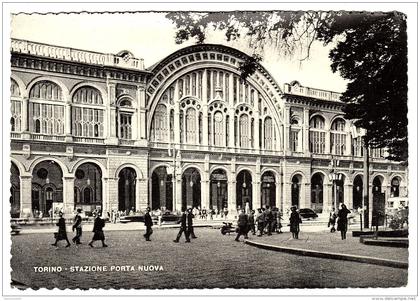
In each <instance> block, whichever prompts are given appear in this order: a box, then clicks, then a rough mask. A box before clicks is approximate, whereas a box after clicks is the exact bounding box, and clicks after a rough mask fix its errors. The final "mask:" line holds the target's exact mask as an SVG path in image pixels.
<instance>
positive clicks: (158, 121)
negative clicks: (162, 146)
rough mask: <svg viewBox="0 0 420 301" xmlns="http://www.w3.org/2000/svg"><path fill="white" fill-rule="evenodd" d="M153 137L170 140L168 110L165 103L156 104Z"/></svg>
mask: <svg viewBox="0 0 420 301" xmlns="http://www.w3.org/2000/svg"><path fill="white" fill-rule="evenodd" d="M152 139H153V140H154V141H162V142H166V141H167V140H168V110H167V109H166V106H165V105H163V104H158V105H157V106H156V110H155V114H154V115H153V123H152Z"/></svg>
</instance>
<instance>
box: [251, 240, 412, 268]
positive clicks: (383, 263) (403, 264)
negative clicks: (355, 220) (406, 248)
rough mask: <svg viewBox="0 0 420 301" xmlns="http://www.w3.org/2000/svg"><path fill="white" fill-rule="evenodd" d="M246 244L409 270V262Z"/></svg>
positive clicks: (304, 254)
mask: <svg viewBox="0 0 420 301" xmlns="http://www.w3.org/2000/svg"><path fill="white" fill-rule="evenodd" d="M245 243H246V244H248V245H250V246H254V247H257V248H261V249H266V250H271V251H277V252H285V253H289V254H295V255H301V256H309V257H318V258H326V259H336V260H345V261H355V262H361V263H369V264H376V265H381V266H387V267H392V268H400V269H408V262H404V261H398V260H391V259H382V258H376V257H368V256H359V255H350V254H339V253H329V252H318V251H312V250H305V249H297V248H288V247H280V246H274V245H268V244H264V243H257V242H254V241H249V240H245Z"/></svg>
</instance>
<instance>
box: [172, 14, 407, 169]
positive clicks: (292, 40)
mask: <svg viewBox="0 0 420 301" xmlns="http://www.w3.org/2000/svg"><path fill="white" fill-rule="evenodd" d="M167 18H168V19H170V20H172V22H173V23H174V24H175V25H176V27H177V33H176V37H175V41H176V43H178V44H180V43H183V42H184V41H187V40H189V39H195V40H196V42H197V43H203V42H204V41H205V39H206V37H207V35H208V34H210V33H211V32H212V31H222V32H224V34H225V36H226V40H227V41H232V40H246V41H248V45H249V47H250V48H251V49H252V50H253V53H254V54H253V56H252V57H250V59H249V61H246V62H244V64H243V65H242V66H241V68H242V69H241V70H240V71H241V73H242V78H243V79H244V78H246V77H247V76H248V75H249V74H252V73H253V72H255V70H256V66H257V63H258V62H259V61H260V60H261V59H262V55H263V54H264V50H265V48H266V47H274V48H275V49H276V50H277V51H278V53H279V55H295V54H296V53H298V54H299V55H300V59H301V60H302V61H304V60H306V59H308V58H309V57H310V50H311V46H312V44H313V43H314V41H316V40H318V41H321V42H323V43H324V45H327V44H330V43H333V45H334V48H333V49H332V50H331V52H330V55H329V57H330V59H331V62H332V63H331V68H332V70H333V72H339V73H340V75H341V76H342V77H343V78H345V79H347V80H349V84H348V86H347V90H346V91H345V92H344V93H343V95H342V98H341V100H342V101H344V102H345V103H346V106H345V108H344V113H345V117H346V118H347V119H352V120H355V124H356V126H359V127H363V128H365V129H366V132H367V136H366V138H367V139H366V141H368V143H369V145H370V146H371V147H373V148H382V147H386V148H387V149H388V153H389V156H388V158H389V159H391V160H397V161H406V160H407V157H408V142H407V124H408V121H407V67H408V66H407V64H408V61H407V33H406V20H405V19H406V18H405V15H403V14H401V13H398V12H386V13H368V12H343V11H341V12H322V11H307V12H302V11H297V12H291V11H257V12H237V11H235V12H206V13H193V12H172V13H168V14H167Z"/></svg>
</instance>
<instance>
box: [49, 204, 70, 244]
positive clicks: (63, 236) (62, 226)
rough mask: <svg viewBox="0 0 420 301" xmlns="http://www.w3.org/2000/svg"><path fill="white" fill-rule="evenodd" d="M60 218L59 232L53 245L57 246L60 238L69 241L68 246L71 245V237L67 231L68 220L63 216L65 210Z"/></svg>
mask: <svg viewBox="0 0 420 301" xmlns="http://www.w3.org/2000/svg"><path fill="white" fill-rule="evenodd" d="M59 215H60V219H59V220H58V223H57V226H58V233H57V235H56V237H55V243H53V244H52V246H54V247H57V242H59V241H60V240H65V241H67V245H66V248H68V247H70V242H69V239H68V238H67V231H66V220H65V219H64V217H63V212H60V213H59Z"/></svg>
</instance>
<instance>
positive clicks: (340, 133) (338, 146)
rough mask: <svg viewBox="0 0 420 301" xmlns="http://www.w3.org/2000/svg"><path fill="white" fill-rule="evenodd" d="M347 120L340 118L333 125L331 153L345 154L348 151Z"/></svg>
mask: <svg viewBox="0 0 420 301" xmlns="http://www.w3.org/2000/svg"><path fill="white" fill-rule="evenodd" d="M345 128H346V122H345V121H344V120H343V119H341V118H339V119H336V120H334V122H333V124H332V125H331V153H332V154H334V155H344V154H345V151H346V136H347V135H346V132H345Z"/></svg>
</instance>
